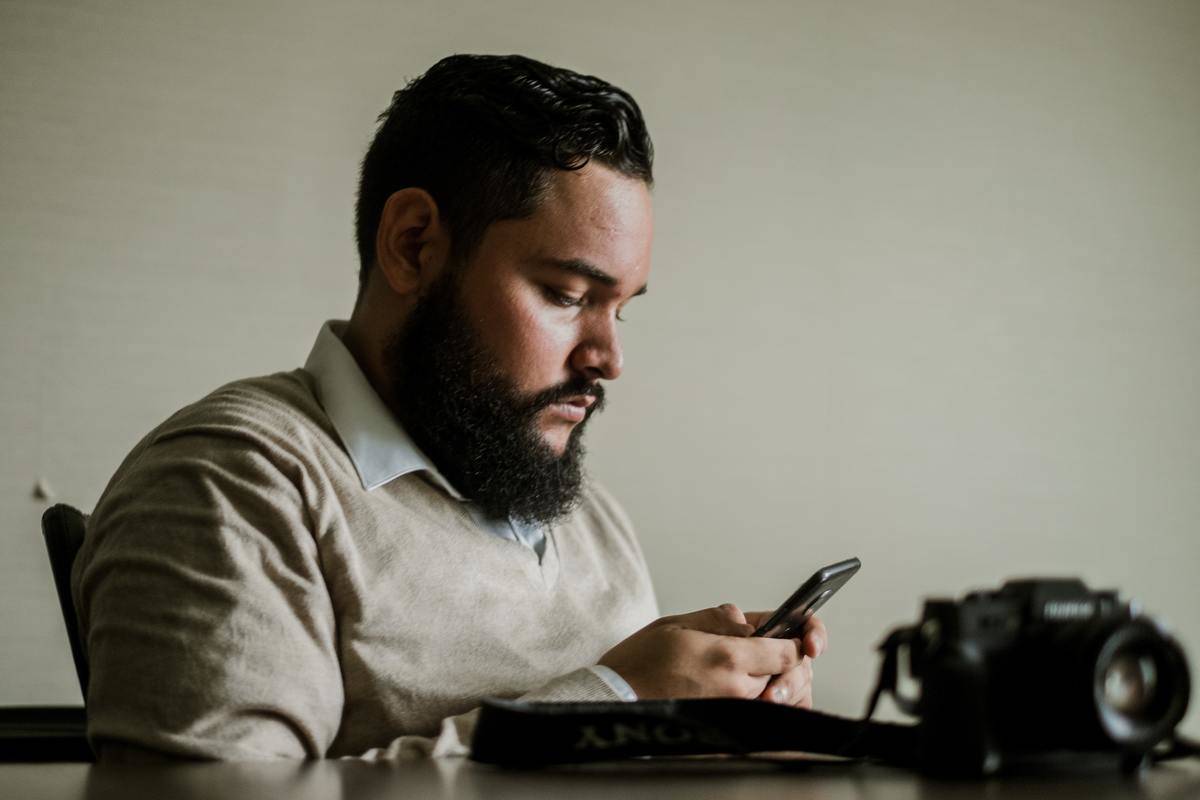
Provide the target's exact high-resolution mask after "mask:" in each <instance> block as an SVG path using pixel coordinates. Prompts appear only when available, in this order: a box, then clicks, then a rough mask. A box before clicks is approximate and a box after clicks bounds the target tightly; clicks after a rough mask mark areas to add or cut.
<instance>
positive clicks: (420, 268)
mask: <svg viewBox="0 0 1200 800" xmlns="http://www.w3.org/2000/svg"><path fill="white" fill-rule="evenodd" d="M448 249H449V236H448V234H447V231H446V229H445V226H443V224H442V220H441V215H440V214H439V213H438V207H437V203H436V202H435V201H434V199H433V197H432V196H431V195H430V194H429V192H427V191H425V190H424V189H418V188H416V187H408V188H405V189H401V190H400V191H398V192H395V193H393V194H392V196H391V197H389V198H388V199H387V202H386V203H384V204H383V213H382V214H380V216H379V228H378V230H377V231H376V232H375V263H376V265H377V266H378V267H379V271H380V272H381V273H382V274H383V277H384V279H385V280H386V281H387V283H388V286H390V287H391V289H392V291H393V292H395V293H396V294H399V295H408V296H413V297H415V296H418V295H420V294H422V293H423V291H424V287H427V286H429V285H430V284H431V283H432V282H433V280H434V278H436V277H437V275H438V273H440V271H441V268H442V266H443V264H444V262H445V256H446V253H447V251H448Z"/></svg>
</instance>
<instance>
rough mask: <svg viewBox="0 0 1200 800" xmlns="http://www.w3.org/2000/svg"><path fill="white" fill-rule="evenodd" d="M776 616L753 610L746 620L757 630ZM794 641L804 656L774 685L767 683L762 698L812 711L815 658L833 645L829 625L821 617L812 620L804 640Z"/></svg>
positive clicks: (777, 679)
mask: <svg viewBox="0 0 1200 800" xmlns="http://www.w3.org/2000/svg"><path fill="white" fill-rule="evenodd" d="M772 613H774V612H771V611H751V612H750V613H749V614H746V621H747V622H748V623H750V624H751V625H753V626H754V628H755V630H757V629H758V626H759V625H761V624H763V623H764V622H766V621H767V619H768V618H769V617H770V616H771V614H772ZM791 641H794V642H796V643H797V644H798V645H800V647H801V650H802V651H803V653H804V657H803V658H802V659H800V663H799V664H797V665H796V666H795V667H793V668H792V669H791V670H789V671H788V672H785V673H782V674H780V675H776V676H775V677H773V678H771V682H770V683H768V684H767V686H766V688H765V689H764V690H763V692H762V693H761V694H760V695H759V696H758V699H760V700H769V701H771V702H773V703H783V704H784V705H789V706H800V707H801V708H812V697H813V695H812V681H813V669H812V665H813V659H815V658H816V657H817V656H819V655H821V653H824V652H825V646H826V644H827V643H828V642H829V634H828V632H827V631H826V630H825V623H823V622H821V620H820V619H819V618H817V617H810V618H809V620H808V624H807V625H805V626H804V636H803V638H801V639H793V640H791Z"/></svg>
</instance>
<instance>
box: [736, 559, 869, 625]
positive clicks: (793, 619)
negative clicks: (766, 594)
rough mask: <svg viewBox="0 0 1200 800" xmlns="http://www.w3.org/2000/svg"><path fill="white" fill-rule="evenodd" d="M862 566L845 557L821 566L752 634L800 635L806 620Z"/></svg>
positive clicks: (860, 563)
mask: <svg viewBox="0 0 1200 800" xmlns="http://www.w3.org/2000/svg"><path fill="white" fill-rule="evenodd" d="M861 566H862V562H861V561H859V560H858V559H857V558H848V559H846V560H845V561H839V562H838V563H836V564H830V565H829V566H828V567H821V568H820V569H819V570H817V571H816V572H814V573H813V574H812V577H811V578H809V579H808V580H806V581H805V582H804V583H802V584H800V588H799V589H797V590H796V591H795V592H793V593H792V596H791V597H789V598H788V599H787V600H786V601H784V603H783V605H781V606H780V607H779V609H778V610H776V612H775V613H774V614H772V615H771V618H770V619H768V620H767V621H766V622H764V623H763V624H762V625H761V626H760V627H759V629H758V630H756V631H755V632H754V635H755V636H766V637H768V638H771V639H786V638H788V637H794V636H801V635H803V633H804V624H805V623H806V622H808V618H809V617H811V616H812V615H813V614H814V613H815V612H816V610H817V609H818V608H820V607H821V606H823V605H825V603H826V602H827V601H828V600H829V598H831V597H833V593H834V592H836V591H837V590H838V589H840V588H842V586H844V585H845V583H846V581H848V580H850V579H851V578H852V577H854V573H856V572H858V568H859V567H861Z"/></svg>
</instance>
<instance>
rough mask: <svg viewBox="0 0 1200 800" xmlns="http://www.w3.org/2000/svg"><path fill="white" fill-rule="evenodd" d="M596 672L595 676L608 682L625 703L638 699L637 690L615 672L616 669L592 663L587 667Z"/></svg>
mask: <svg viewBox="0 0 1200 800" xmlns="http://www.w3.org/2000/svg"><path fill="white" fill-rule="evenodd" d="M588 669H590V670H591V671H592V672H594V673H595V674H596V677H597V678H599V679H600V680H602V681H604V682H605V683H607V684H608V687H609V688H610V689H612V690H613V691H614V692H616V693H617V694H618V695H620V696H621V699H622V700H624V701H625V702H626V703H632V702H634V701H635V700H637V699H638V696H637V692H635V691H634V690H633V687H632V686H630V685H629V683H628V682H627V681H626V680H625V679H624V678H622V677H621V676H620V675H618V674H617V671H616V670H614V669H612V668H611V667H606V666H604V665H603V664H593V665H592V666H590V667H588Z"/></svg>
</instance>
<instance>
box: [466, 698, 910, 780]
mask: <svg viewBox="0 0 1200 800" xmlns="http://www.w3.org/2000/svg"><path fill="white" fill-rule="evenodd" d="M916 745H917V740H916V728H915V727H914V726H911V725H895V724H890V723H881V722H871V721H864V720H855V719H848V718H845V717H839V716H835V715H833V714H825V713H823V712H820V711H808V710H806V709H802V708H792V707H788V706H781V705H778V704H774V703H768V702H764V701H761V700H734V699H724V698H722V699H704V700H639V701H637V702H633V703H621V702H616V703H530V702H522V701H516V700H496V699H489V700H485V701H484V703H483V708H482V709H481V711H480V714H479V719H478V722H477V724H476V727H475V735H474V739H473V741H472V747H471V758H472V759H474V760H475V761H481V762H484V763H489V764H502V765H507V766H527V767H529V766H545V765H550V764H565V763H573V762H581V761H597V760H610V759H621V758H631V757H635V756H680V755H699V754H706V753H733V754H746V753H762V752H783V751H794V752H806V753H820V754H825V755H835V756H843V757H846V758H864V757H865V758H873V759H879V760H882V761H887V762H889V763H894V764H897V765H902V766H913V765H915V762H916Z"/></svg>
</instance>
